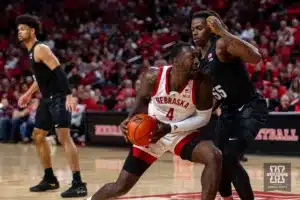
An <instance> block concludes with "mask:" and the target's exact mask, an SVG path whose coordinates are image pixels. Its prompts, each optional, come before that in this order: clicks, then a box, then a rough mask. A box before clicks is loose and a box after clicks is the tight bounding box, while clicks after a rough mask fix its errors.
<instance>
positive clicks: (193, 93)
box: [192, 80, 196, 105]
mask: <svg viewBox="0 0 300 200" xmlns="http://www.w3.org/2000/svg"><path fill="white" fill-rule="evenodd" d="M192 101H193V104H194V105H196V81H195V80H193V85H192Z"/></svg>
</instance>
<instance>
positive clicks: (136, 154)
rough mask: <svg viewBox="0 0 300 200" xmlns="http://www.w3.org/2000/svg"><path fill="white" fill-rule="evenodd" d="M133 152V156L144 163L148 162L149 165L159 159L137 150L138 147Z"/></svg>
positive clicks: (133, 148)
mask: <svg viewBox="0 0 300 200" xmlns="http://www.w3.org/2000/svg"><path fill="white" fill-rule="evenodd" d="M132 152H133V156H134V157H137V158H139V159H141V160H143V161H144V162H146V163H147V164H149V165H151V164H152V163H154V162H155V161H156V160H157V158H155V157H154V156H152V155H150V154H148V153H147V152H145V151H143V150H141V149H139V148H136V147H132Z"/></svg>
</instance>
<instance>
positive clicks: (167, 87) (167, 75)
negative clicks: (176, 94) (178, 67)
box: [165, 67, 172, 94]
mask: <svg viewBox="0 0 300 200" xmlns="http://www.w3.org/2000/svg"><path fill="white" fill-rule="evenodd" d="M171 68H172V67H169V68H168V69H167V71H166V83H165V89H166V93H167V94H169V93H170V91H169V76H170V71H171Z"/></svg>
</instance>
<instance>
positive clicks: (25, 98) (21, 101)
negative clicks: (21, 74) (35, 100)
mask: <svg viewBox="0 0 300 200" xmlns="http://www.w3.org/2000/svg"><path fill="white" fill-rule="evenodd" d="M30 100H31V96H30V95H27V94H23V95H22V96H21V97H20V98H19V100H18V106H19V107H20V108H25V107H26V106H27V105H28V103H29V102H30Z"/></svg>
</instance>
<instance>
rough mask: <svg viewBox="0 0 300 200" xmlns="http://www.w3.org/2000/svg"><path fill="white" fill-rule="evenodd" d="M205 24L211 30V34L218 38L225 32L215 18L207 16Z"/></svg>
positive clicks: (222, 25)
mask: <svg viewBox="0 0 300 200" xmlns="http://www.w3.org/2000/svg"><path fill="white" fill-rule="evenodd" d="M206 23H207V25H208V26H209V28H210V29H211V30H212V32H214V33H215V34H217V35H219V36H222V35H223V34H224V33H225V32H226V28H225V25H224V24H223V22H222V21H221V20H220V19H219V18H217V17H215V16H209V17H208V18H207V19H206Z"/></svg>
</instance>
